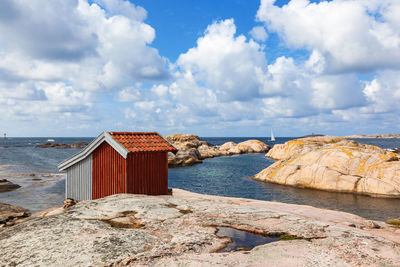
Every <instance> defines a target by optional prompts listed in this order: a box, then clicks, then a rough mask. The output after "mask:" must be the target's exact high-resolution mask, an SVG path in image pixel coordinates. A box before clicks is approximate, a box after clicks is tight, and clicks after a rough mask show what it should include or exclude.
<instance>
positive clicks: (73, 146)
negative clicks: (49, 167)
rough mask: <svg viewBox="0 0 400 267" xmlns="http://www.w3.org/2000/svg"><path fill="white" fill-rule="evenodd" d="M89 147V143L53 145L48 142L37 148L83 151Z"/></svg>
mask: <svg viewBox="0 0 400 267" xmlns="http://www.w3.org/2000/svg"><path fill="white" fill-rule="evenodd" d="M87 145H88V143H87V142H76V143H73V144H61V143H52V142H47V143H44V144H41V145H37V146H35V147H38V148H57V149H67V148H75V149H81V148H84V147H86V146H87Z"/></svg>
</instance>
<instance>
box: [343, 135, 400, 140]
mask: <svg viewBox="0 0 400 267" xmlns="http://www.w3.org/2000/svg"><path fill="white" fill-rule="evenodd" d="M345 138H360V139H363V138H369V139H371V138H387V139H391V138H400V134H368V135H367V134H355V135H347V136H345Z"/></svg>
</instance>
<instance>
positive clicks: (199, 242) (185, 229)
mask: <svg viewBox="0 0 400 267" xmlns="http://www.w3.org/2000/svg"><path fill="white" fill-rule="evenodd" d="M180 210H184V211H190V212H184V213H182V212H180ZM351 225H354V226H357V227H352V226H351ZM217 227H229V228H231V229H236V230H238V231H239V232H240V231H246V232H249V233H254V234H259V235H263V236H271V237H278V238H280V241H276V242H273V243H269V244H266V245H261V246H256V247H255V248H253V249H251V250H249V251H237V252H234V253H215V252H216V251H218V250H220V249H221V248H223V247H225V246H227V245H228V244H229V242H230V240H229V239H228V238H220V237H218V236H217V234H216V232H217V230H216V228H217ZM395 230H396V228H393V227H389V226H387V225H384V224H383V226H382V227H381V229H375V228H374V227H373V225H372V224H371V222H370V221H368V220H365V219H363V218H361V217H359V216H356V215H352V214H349V213H344V212H337V211H330V210H325V209H318V208H314V207H310V206H304V205H291V204H284V203H277V202H267V201H258V200H250V199H239V198H225V197H218V196H207V195H200V194H194V193H190V192H187V191H183V190H180V189H174V194H173V195H172V196H144V195H129V194H120V195H113V196H109V197H106V198H103V199H97V200H92V201H81V202H79V203H77V204H76V205H75V206H73V207H70V208H69V209H67V210H65V211H64V212H62V213H59V214H52V215H50V216H45V217H37V218H33V219H30V220H28V221H26V222H23V223H21V224H17V225H15V226H13V227H3V228H2V229H1V230H0V250H1V251H2V253H0V262H2V264H4V265H13V264H18V265H23V266H32V265H39V266H41V265H47V266H56V265H60V266H65V265H69V266H97V265H102V266H105V265H106V266H124V265H127V264H135V265H138V266H181V265H188V266H209V265H215V266H233V265H235V266H267V265H268V266H293V265H296V266H329V265H330V266H337V265H340V266H367V265H368V266H379V265H388V266H399V265H400V258H399V257H398V255H399V253H400V245H399V242H398V241H399V240H400V233H398V232H395ZM32 248H34V249H32ZM82 252H84V253H82Z"/></svg>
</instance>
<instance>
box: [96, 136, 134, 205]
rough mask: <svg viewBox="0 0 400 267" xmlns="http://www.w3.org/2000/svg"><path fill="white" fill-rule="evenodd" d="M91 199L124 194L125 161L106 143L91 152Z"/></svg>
mask: <svg viewBox="0 0 400 267" xmlns="http://www.w3.org/2000/svg"><path fill="white" fill-rule="evenodd" d="M92 156H93V185H92V186H93V187H92V198H93V199H97V198H102V197H106V196H109V195H113V194H119V193H126V160H125V159H124V158H123V157H122V156H121V155H120V154H119V153H118V152H117V151H115V150H114V148H112V147H111V146H110V145H109V144H108V143H107V142H103V143H102V144H101V145H100V146H99V147H97V148H96V149H95V150H94V151H93V154H92Z"/></svg>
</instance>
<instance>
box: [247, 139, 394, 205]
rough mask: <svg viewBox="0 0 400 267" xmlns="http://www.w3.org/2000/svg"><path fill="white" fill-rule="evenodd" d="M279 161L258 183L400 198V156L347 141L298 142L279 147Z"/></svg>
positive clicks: (270, 154)
mask: <svg viewBox="0 0 400 267" xmlns="http://www.w3.org/2000/svg"><path fill="white" fill-rule="evenodd" d="M266 156H267V157H270V158H272V159H275V160H277V161H276V162H275V163H274V164H272V165H271V166H269V167H268V168H266V169H264V170H263V171H261V172H260V173H258V174H256V175H255V176H254V179H255V180H259V181H265V182H272V183H278V184H283V185H291V186H296V187H305V188H313V189H320V190H326V191H335V192H350V193H358V194H364V195H369V196H374V197H394V198H400V155H399V154H397V153H394V152H390V151H387V150H384V149H381V148H379V147H377V146H372V145H365V144H360V143H357V142H355V141H351V140H347V139H345V138H343V137H335V136H322V137H310V138H301V139H295V140H291V141H288V142H286V143H285V144H278V145H275V146H274V147H273V148H272V149H271V150H270V151H269V152H268V153H267V154H266Z"/></svg>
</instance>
